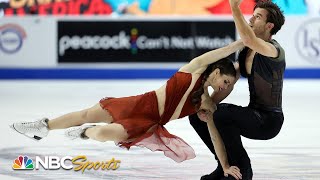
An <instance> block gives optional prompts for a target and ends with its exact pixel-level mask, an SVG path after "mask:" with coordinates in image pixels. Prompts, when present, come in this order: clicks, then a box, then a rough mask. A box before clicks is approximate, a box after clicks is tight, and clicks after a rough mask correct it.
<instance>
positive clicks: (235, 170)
mask: <svg viewBox="0 0 320 180" xmlns="http://www.w3.org/2000/svg"><path fill="white" fill-rule="evenodd" d="M223 171H224V176H225V177H228V175H229V174H230V175H231V176H233V177H234V178H236V179H237V180H238V179H242V174H241V173H240V169H239V168H238V167H237V166H230V167H229V168H228V169H226V170H223Z"/></svg>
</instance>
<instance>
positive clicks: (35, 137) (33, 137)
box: [9, 124, 42, 141]
mask: <svg viewBox="0 0 320 180" xmlns="http://www.w3.org/2000/svg"><path fill="white" fill-rule="evenodd" d="M9 127H10V128H11V129H13V130H14V131H15V132H18V133H19V134H22V135H24V136H26V137H28V138H30V139H32V140H34V141H39V140H41V139H42V137H39V136H29V135H27V134H24V133H21V132H19V131H18V130H16V128H14V125H13V124H11V125H9Z"/></svg>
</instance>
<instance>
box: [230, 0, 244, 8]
mask: <svg viewBox="0 0 320 180" xmlns="http://www.w3.org/2000/svg"><path fill="white" fill-rule="evenodd" d="M241 2H242V0H229V3H230V6H231V7H238V6H240V4H241Z"/></svg>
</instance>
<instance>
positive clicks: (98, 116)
mask: <svg viewBox="0 0 320 180" xmlns="http://www.w3.org/2000/svg"><path fill="white" fill-rule="evenodd" d="M112 121H113V118H112V117H111V115H110V114H109V113H108V112H107V111H106V110H104V109H102V108H101V107H100V104H96V105H94V106H93V107H91V108H88V109H84V110H82V111H77V112H72V113H69V114H66V115H63V116H60V117H58V118H55V119H52V120H48V119H46V118H44V119H41V120H38V121H34V122H19V123H13V124H12V125H10V127H11V128H12V129H13V130H15V131H17V132H19V133H20V134H23V135H25V136H27V137H30V138H32V139H35V140H40V139H42V138H43V137H46V136H47V135H48V133H49V130H54V129H65V128H69V127H73V126H79V125H82V124H85V123H98V122H106V123H111V122H112ZM79 133H81V132H79Z"/></svg>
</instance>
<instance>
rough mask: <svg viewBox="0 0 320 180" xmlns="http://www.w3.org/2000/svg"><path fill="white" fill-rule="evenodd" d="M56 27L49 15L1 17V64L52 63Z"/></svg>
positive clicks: (30, 65) (49, 64)
mask: <svg viewBox="0 0 320 180" xmlns="http://www.w3.org/2000/svg"><path fill="white" fill-rule="evenodd" d="M55 27H56V25H55V21H54V20H53V19H50V18H48V19H44V18H39V17H38V18H32V17H25V18H17V17H12V18H2V19H1V21H0V67H41V66H51V67H52V66H55V65H56V62H55V61H56V58H55V54H54V49H55V48H56V46H55V37H54V35H55Z"/></svg>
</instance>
